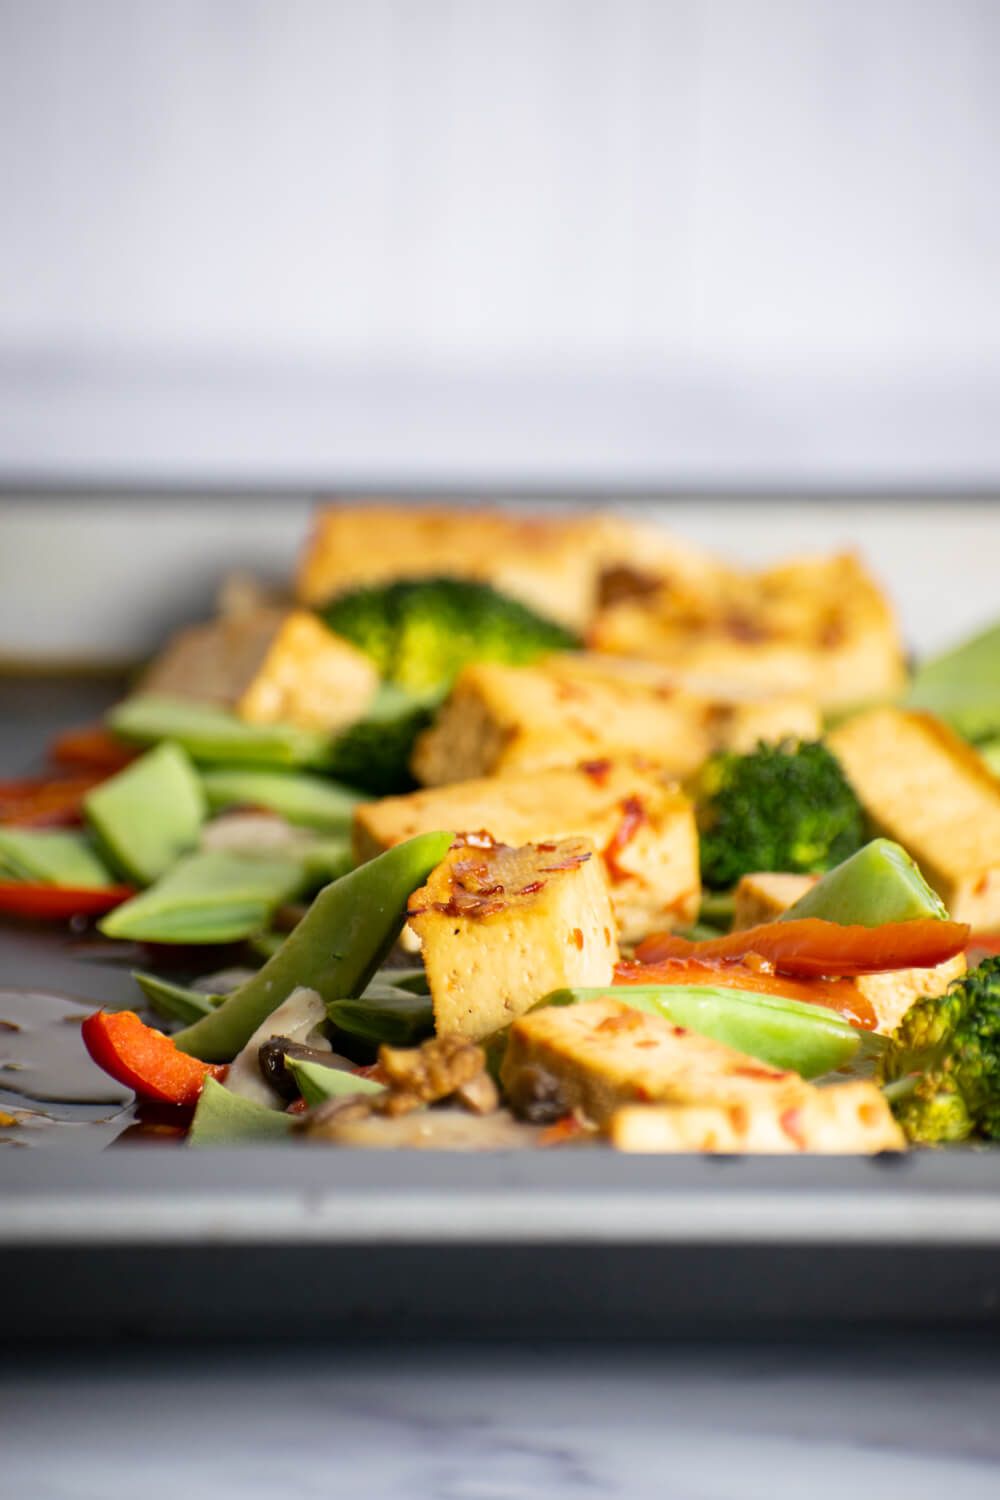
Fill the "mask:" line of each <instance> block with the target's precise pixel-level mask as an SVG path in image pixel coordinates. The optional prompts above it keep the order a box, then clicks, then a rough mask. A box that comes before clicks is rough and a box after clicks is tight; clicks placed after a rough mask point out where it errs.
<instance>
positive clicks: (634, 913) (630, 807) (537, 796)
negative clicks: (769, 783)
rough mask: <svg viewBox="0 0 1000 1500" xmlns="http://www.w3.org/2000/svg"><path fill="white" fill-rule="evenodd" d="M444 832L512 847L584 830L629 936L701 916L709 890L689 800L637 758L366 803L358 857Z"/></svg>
mask: <svg viewBox="0 0 1000 1500" xmlns="http://www.w3.org/2000/svg"><path fill="white" fill-rule="evenodd" d="M435 828H455V829H457V830H459V831H460V832H462V833H465V834H475V833H477V832H479V831H484V832H485V833H487V834H489V835H490V836H491V837H492V838H494V839H496V840H497V841H499V842H500V843H504V844H513V845H519V844H528V843H539V842H540V841H545V840H552V839H562V838H565V837H567V836H569V835H573V834H577V835H581V836H583V837H586V838H589V839H590V840H592V842H593V844H594V845H595V847H596V848H597V849H598V850H600V851H601V857H602V862H603V865H604V869H605V873H606V876H607V880H608V884H609V886H610V889H611V899H612V902H613V905H614V911H615V918H616V920H617V923H618V928H619V933H620V935H621V937H622V939H623V941H625V942H628V943H633V942H638V940H639V939H640V938H641V937H644V936H645V935H646V934H647V933H648V932H650V931H653V930H654V929H656V928H658V927H663V926H665V927H672V926H677V925H683V924H684V923H686V922H692V921H694V918H695V916H696V914H697V910H698V903H699V899H700V895H701V877H700V872H699V862H698V831H697V828H696V826H695V818H694V809H693V807H692V805H691V803H690V801H689V799H688V798H687V797H686V796H685V795H684V794H683V792H681V791H680V790H679V788H678V787H677V786H676V785H674V783H673V782H672V781H669V780H668V779H667V778H666V777H665V776H664V774H663V772H662V771H661V770H660V769H659V768H658V767H655V766H651V765H650V764H649V763H648V762H643V761H636V760H630V759H623V760H614V761H612V760H605V761H595V762H590V763H588V764H586V765H584V766H574V767H570V768H556V769H554V770H551V771H539V772H538V773H537V775H529V776H505V777H503V778H502V779H496V778H491V777H486V778H482V779H480V780H476V781H459V782H456V783H455V784H454V785H452V786H446V787H436V788H433V789H430V790H426V791H420V792H411V793H409V794H408V795H407V796H404V797H385V798H383V799H382V801H380V802H367V803H363V804H361V805H360V806H359V807H358V808H357V809H356V810H355V815H354V853H355V857H356V859H357V860H358V862H359V863H363V862H364V861H365V860H368V859H373V858H374V857H375V855H376V854H381V853H382V851H383V850H385V849H390V848H392V846H393V845H394V844H400V843H402V842H403V841H404V840H405V839H409V838H413V837H414V836H415V835H416V834H418V833H430V832H432V831H433V830H434V829H435Z"/></svg>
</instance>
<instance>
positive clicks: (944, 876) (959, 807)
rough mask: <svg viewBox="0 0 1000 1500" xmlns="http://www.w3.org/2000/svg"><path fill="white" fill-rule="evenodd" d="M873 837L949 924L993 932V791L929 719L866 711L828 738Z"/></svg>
mask: <svg viewBox="0 0 1000 1500" xmlns="http://www.w3.org/2000/svg"><path fill="white" fill-rule="evenodd" d="M829 745H830V749H831V750H832V751H833V752H834V754H835V755H836V756H837V759H838V760H839V761H840V763H841V765H842V766H843V768H844V771H845V773H846V775H847V777H848V780H849V781H850V783H851V785H852V786H853V787H854V790H855V792H856V793H857V795H858V797H859V799H860V801H861V803H862V805H863V807H864V809H865V812H866V813H867V814H868V817H869V818H870V819H871V822H872V824H873V826H874V827H875V828H876V829H877V830H878V832H879V833H882V834H885V835H886V836H887V837H889V838H891V839H895V840H896V842H897V843H900V844H902V845H903V848H904V849H906V850H907V851H908V852H909V853H910V854H911V855H912V856H913V858H914V859H915V860H916V862H917V864H918V865H919V866H920V868H921V870H922V871H923V874H924V876H925V878H926V879H927V880H928V881H929V882H930V884H931V885H932V886H933V887H934V889H935V890H936V891H937V892H938V894H939V895H940V897H941V899H942V900H943V901H944V903H945V905H946V906H947V908H948V910H949V912H950V913H951V915H952V917H953V918H954V920H955V921H956V922H969V923H971V925H972V927H973V929H975V930H977V931H980V932H989V931H991V930H994V929H996V928H1000V781H998V780H997V778H996V777H995V776H993V775H992V774H991V772H990V771H989V770H988V769H987V767H986V764H985V762H984V761H983V760H982V758H981V757H980V756H979V755H977V754H976V752H975V751H974V750H973V749H972V748H971V747H970V746H969V745H967V744H966V743H965V741H964V740H961V739H959V737H958V735H957V734H955V733H954V732H953V731H952V730H951V729H949V728H948V727H947V725H945V724H942V723H941V721H940V720H939V719H936V718H934V717H933V715H931V714H925V713H917V712H907V711H906V710H903V709H895V708H883V709H873V710H871V711H870V712H869V713H865V714H859V715H857V716H856V717H855V718H852V719H849V720H848V721H847V723H845V724H842V725H841V726H840V728H838V729H837V730H835V731H834V732H833V733H832V734H831V735H830V737H829Z"/></svg>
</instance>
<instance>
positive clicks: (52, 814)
mask: <svg viewBox="0 0 1000 1500" xmlns="http://www.w3.org/2000/svg"><path fill="white" fill-rule="evenodd" d="M106 775H107V773H106V772H103V773H98V774H94V773H89V774H87V775H83V776H24V777H21V778H19V779H18V780H17V781H0V823H8V824H11V825H20V826H23V827H26V828H30V827H39V828H40V827H45V826H50V827H51V826H53V825H60V824H62V825H66V824H73V823H79V822H80V818H81V812H82V808H83V799H84V797H85V796H86V795H87V793H88V792H89V791H90V789H91V788H92V787H95V786H97V784H98V782H100V781H103V780H104V779H105V776H106Z"/></svg>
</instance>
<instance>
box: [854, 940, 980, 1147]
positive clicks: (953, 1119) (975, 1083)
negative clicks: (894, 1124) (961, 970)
mask: <svg viewBox="0 0 1000 1500" xmlns="http://www.w3.org/2000/svg"><path fill="white" fill-rule="evenodd" d="M879 1080H880V1082H881V1083H882V1084H883V1085H886V1086H887V1087H886V1093H887V1095H888V1096H889V1101H890V1103H891V1104H892V1108H893V1113H894V1114H895V1116H896V1118H897V1120H898V1121H899V1123H900V1125H901V1126H902V1128H903V1131H904V1133H905V1134H906V1136H907V1137H908V1138H909V1139H910V1140H911V1141H917V1142H920V1143H922V1144H924V1145H940V1144H944V1143H947V1142H952V1141H963V1140H966V1139H967V1138H968V1137H969V1136H972V1135H976V1136H984V1137H985V1138H986V1139H987V1140H1000V957H997V958H987V959H984V960H983V962H982V963H981V964H980V965H979V966H978V968H975V969H972V970H971V971H970V972H969V973H968V974H966V975H964V976H963V977H962V978H961V979H956V980H955V981H954V983H953V984H951V985H950V986H949V988H948V990H947V992H946V994H944V995H939V996H937V997H934V998H931V997H925V998H924V999H922V1000H918V1001H917V1002H916V1004H915V1005H912V1006H911V1007H910V1009H909V1010H908V1011H907V1012H906V1015H905V1016H904V1017H903V1019H902V1021H901V1022H900V1024H899V1026H898V1028H897V1030H896V1031H895V1033H894V1034H893V1036H892V1039H891V1042H890V1044H889V1047H888V1049H887V1050H886V1052H885V1053H884V1054H883V1056H882V1059H881V1062H880V1067H879Z"/></svg>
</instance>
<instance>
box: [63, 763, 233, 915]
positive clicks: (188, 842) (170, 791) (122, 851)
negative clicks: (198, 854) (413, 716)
mask: <svg viewBox="0 0 1000 1500" xmlns="http://www.w3.org/2000/svg"><path fill="white" fill-rule="evenodd" d="M83 810H84V813H85V815H86V818H87V821H88V823H89V824H90V826H91V828H92V829H93V830H94V833H95V835H96V837H97V840H98V843H99V845H100V847H101V849H102V850H104V852H105V853H106V854H107V855H108V857H109V859H110V860H111V862H112V864H114V865H115V866H116V867H117V868H118V869H120V870H121V871H122V873H123V875H125V876H126V877H127V879H129V880H133V881H135V882H136V884H138V885H152V883H153V881H154V880H157V879H159V877H160V876H161V875H163V874H165V872H166V871H167V870H169V868H170V866H171V865H173V864H175V863H176V861H177V860H178V859H179V858H180V857H181V855H182V854H187V853H188V852H189V851H190V850H191V849H193V848H194V847H195V846H196V844H197V843H198V834H199V833H200V831H201V825H202V823H203V822H204V821H205V813H206V803H205V796H204V793H203V792H202V789H201V783H200V781H199V780H198V773H197V772H196V771H195V768H194V766H193V765H192V764H191V760H190V758H189V756H187V755H186V754H185V753H184V751H183V750H182V749H181V748H180V746H179V745H173V744H170V743H169V742H165V743H164V744H162V745H157V747H156V749H155V750H150V751H149V752H148V753H147V754H146V755H142V756H140V757H139V759H138V760H136V761H133V762H132V764H131V765H130V766H126V767H125V769H124V770H123V771H119V772H118V774H117V775H116V776H112V777H111V778H110V779H109V780H108V781H103V782H102V783H101V784H100V786H97V787H95V788H94V790H93V791H92V792H88V793H87V795H86V797H85V798H84V802H83Z"/></svg>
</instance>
